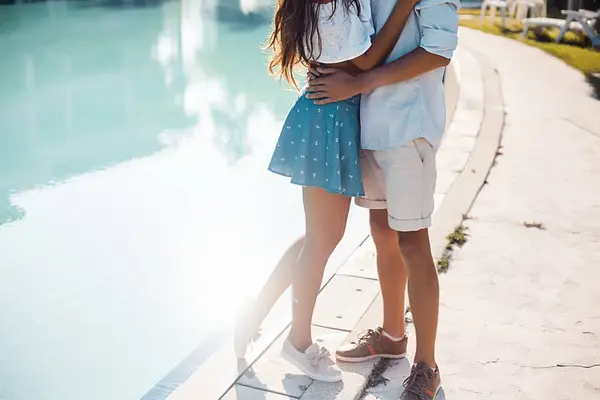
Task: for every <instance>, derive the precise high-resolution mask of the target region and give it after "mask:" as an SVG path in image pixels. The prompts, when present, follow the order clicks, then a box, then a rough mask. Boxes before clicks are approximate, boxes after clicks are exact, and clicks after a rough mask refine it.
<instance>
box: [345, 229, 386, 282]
mask: <svg viewBox="0 0 600 400" xmlns="http://www.w3.org/2000/svg"><path fill="white" fill-rule="evenodd" d="M337 273H338V274H341V275H350V276H358V277H361V278H370V279H378V276H377V264H376V254H375V244H374V243H373V239H372V238H371V237H370V236H369V237H368V238H367V239H366V240H365V242H364V243H363V244H362V245H361V246H360V247H359V248H358V249H356V250H355V251H354V252H353V253H352V254H351V255H350V257H349V258H348V260H346V262H344V264H343V265H342V267H341V268H340V269H339V270H338V271H337Z"/></svg>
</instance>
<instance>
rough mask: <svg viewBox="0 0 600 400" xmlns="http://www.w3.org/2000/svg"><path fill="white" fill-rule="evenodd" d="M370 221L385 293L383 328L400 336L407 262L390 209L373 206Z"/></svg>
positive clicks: (380, 281) (402, 321)
mask: <svg viewBox="0 0 600 400" xmlns="http://www.w3.org/2000/svg"><path fill="white" fill-rule="evenodd" d="M370 223H371V237H372V238H373V242H375V248H376V249H377V273H378V275H379V285H380V286H381V296H382V297H383V330H384V331H385V332H387V333H388V334H389V335H391V336H393V337H396V338H400V337H402V336H404V331H405V326H404V313H405V305H404V300H405V295H406V266H405V265H404V260H403V258H402V253H400V247H398V233H397V232H396V231H395V230H393V229H392V228H390V226H389V224H388V213H387V210H371V211H370Z"/></svg>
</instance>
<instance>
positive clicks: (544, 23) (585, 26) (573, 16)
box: [523, 10, 600, 48]
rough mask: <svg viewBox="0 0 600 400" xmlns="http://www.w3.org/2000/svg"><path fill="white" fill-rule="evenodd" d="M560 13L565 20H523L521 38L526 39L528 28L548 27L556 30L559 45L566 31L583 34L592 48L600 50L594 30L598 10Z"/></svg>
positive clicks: (599, 39) (597, 36)
mask: <svg viewBox="0 0 600 400" xmlns="http://www.w3.org/2000/svg"><path fill="white" fill-rule="evenodd" d="M562 13H563V14H564V15H566V16H567V18H566V19H558V18H525V19H524V20H523V36H525V37H527V33H528V32H529V29H530V28H539V27H548V28H558V29H560V33H559V35H558V37H557V38H556V43H560V42H561V41H562V40H563V39H564V37H565V34H566V33H567V31H569V30H570V31H575V32H579V33H585V34H586V35H587V36H588V37H589V38H590V39H591V41H592V46H594V47H595V48H600V36H599V35H598V32H596V31H595V30H594V24H595V23H596V19H597V18H600V10H598V11H597V12H593V11H588V10H579V11H574V10H563V11H562Z"/></svg>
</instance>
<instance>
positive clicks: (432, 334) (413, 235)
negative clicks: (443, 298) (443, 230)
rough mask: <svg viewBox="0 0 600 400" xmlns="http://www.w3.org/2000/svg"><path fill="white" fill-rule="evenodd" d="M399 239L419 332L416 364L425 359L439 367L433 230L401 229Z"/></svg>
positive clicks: (437, 287) (437, 283)
mask: <svg viewBox="0 0 600 400" xmlns="http://www.w3.org/2000/svg"><path fill="white" fill-rule="evenodd" d="M398 243H399V244H400V251H401V252H402V256H403V257H404V261H405V262H406V267H407V270H408V296H409V298H410V308H411V311H412V316H413V320H414V323H415V330H416V334H417V351H416V354H415V364H416V363H419V362H424V363H425V364H427V365H428V366H429V367H431V368H435V367H436V365H437V364H436V361H435V338H436V334H437V324H438V308H439V297H440V288H439V282H438V274H437V270H436V268H435V264H434V263H433V257H432V256H431V248H430V244H429V232H428V230H427V229H422V230H420V231H416V232H398Z"/></svg>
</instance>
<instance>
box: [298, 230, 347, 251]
mask: <svg viewBox="0 0 600 400" xmlns="http://www.w3.org/2000/svg"><path fill="white" fill-rule="evenodd" d="M343 236H344V230H343V229H324V230H323V231H321V232H318V233H315V234H310V235H306V238H305V244H304V246H305V248H306V249H309V250H311V251H312V252H315V253H318V254H321V255H324V256H329V255H330V254H331V253H333V251H334V250H335V248H336V247H337V245H338V244H339V243H340V241H341V240H342V237H343Z"/></svg>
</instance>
